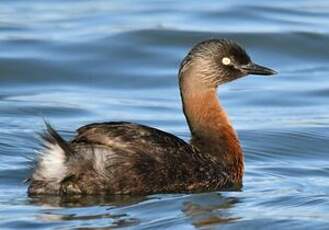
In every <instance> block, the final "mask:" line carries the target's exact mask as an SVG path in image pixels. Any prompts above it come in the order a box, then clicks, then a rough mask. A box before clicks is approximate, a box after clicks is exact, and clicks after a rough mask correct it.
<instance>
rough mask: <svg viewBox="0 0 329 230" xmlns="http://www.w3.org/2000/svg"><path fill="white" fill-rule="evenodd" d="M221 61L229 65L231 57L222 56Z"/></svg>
mask: <svg viewBox="0 0 329 230" xmlns="http://www.w3.org/2000/svg"><path fill="white" fill-rule="evenodd" d="M222 63H223V65H229V64H231V59H229V58H228V57H223V59H222Z"/></svg>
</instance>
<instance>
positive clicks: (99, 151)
mask: <svg viewBox="0 0 329 230" xmlns="http://www.w3.org/2000/svg"><path fill="white" fill-rule="evenodd" d="M275 73H276V72H275V71H274V70H272V69H269V68H266V67H263V66H260V65H257V64H254V62H252V61H251V59H250V57H249V56H248V54H247V53H246V51H245V50H244V49H243V48H242V47H241V46H240V45H239V44H237V43H236V42H233V41H231V40H225V39H211V40H206V41H202V42H200V43H198V44H196V45H195V46H194V47H193V48H192V49H191V50H190V52H189V53H188V54H187V55H186V57H185V58H184V59H183V61H182V62H181V66H180V69H179V73H178V78H179V87H180V93H181V99H182V107H183V112H184V115H185V117H186V120H187V123H188V126H189V129H190V131H191V140H190V143H188V142H186V141H184V140H182V139H180V138H178V137H176V136H174V135H172V134H169V133H167V132H164V131H161V130H159V129H156V128H152V127H148V126H144V125H140V124H135V123H130V122H105V123H94V124H89V125H86V126H83V127H81V128H79V129H78V130H77V134H76V136H75V137H74V138H73V139H72V140H70V141H66V140H64V139H63V138H62V137H61V136H60V135H59V134H58V133H57V132H56V131H55V130H54V129H53V128H52V127H51V126H50V125H49V124H48V123H46V127H47V130H46V132H45V133H43V134H42V138H43V148H42V149H41V150H40V153H39V155H38V157H37V159H36V165H35V167H34V169H33V173H32V175H31V177H30V179H29V187H28V194H29V195H39V194H53V195H66V194H88V195H105V194H106V195H109V194H131V195H136V194H153V193H177V192H184V193H185V192H204V191H214V190H226V189H240V188H241V186H242V178H243V171H244V162H243V152H242V149H241V145H240V142H239V138H238V136H237V134H236V132H235V130H234V129H233V127H232V125H231V122H230V120H229V118H228V116H227V114H226V113H225V111H224V109H223V107H222V106H221V104H220V102H219V99H218V97H217V92H216V89H217V88H218V86H219V85H222V84H224V83H227V82H230V81H233V80H236V79H239V78H241V77H243V76H246V75H248V74H258V75H272V74H275Z"/></svg>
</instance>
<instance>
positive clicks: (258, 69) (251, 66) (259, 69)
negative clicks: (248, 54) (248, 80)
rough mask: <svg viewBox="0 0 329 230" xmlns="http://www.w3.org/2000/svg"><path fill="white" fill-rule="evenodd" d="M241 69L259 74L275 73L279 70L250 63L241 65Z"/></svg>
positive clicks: (248, 72)
mask: <svg viewBox="0 0 329 230" xmlns="http://www.w3.org/2000/svg"><path fill="white" fill-rule="evenodd" d="M241 70H242V71H244V72H246V73H247V74H257V75H273V74H277V72H276V71H275V70H273V69H270V68H267V67H265V66H261V65H257V64H254V63H250V64H248V65H244V66H241Z"/></svg>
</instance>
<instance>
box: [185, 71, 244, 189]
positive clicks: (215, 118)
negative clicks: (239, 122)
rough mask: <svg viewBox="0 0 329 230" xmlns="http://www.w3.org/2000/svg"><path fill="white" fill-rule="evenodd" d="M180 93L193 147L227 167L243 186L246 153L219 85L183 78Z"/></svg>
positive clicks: (188, 77) (236, 180)
mask: <svg viewBox="0 0 329 230" xmlns="http://www.w3.org/2000/svg"><path fill="white" fill-rule="evenodd" d="M200 79H201V80H200ZM180 90H181V97H182V103H183V111H184V114H185V117H186V119H187V122H188V125H189V128H190V131H191V134H192V139H191V144H192V145H193V146H195V147H196V148H197V149H199V151H200V152H201V153H202V154H210V155H211V156H212V157H213V158H214V159H215V160H216V161H217V162H219V163H220V164H223V165H224V167H225V169H226V170H227V171H228V173H229V175H230V176H231V177H232V180H233V181H234V182H238V183H240V182H241V180H242V174H243V153H242V149H241V147H240V142H239V139H238V136H237V134H236V133H235V131H234V129H233V127H232V125H231V122H230V120H229V118H228V116H227V114H226V112H225V111H224V109H223V107H222V106H221V104H220V102H219V100H218V97H217V92H216V86H213V87H210V86H209V85H204V84H203V82H202V78H196V76H194V77H192V76H180Z"/></svg>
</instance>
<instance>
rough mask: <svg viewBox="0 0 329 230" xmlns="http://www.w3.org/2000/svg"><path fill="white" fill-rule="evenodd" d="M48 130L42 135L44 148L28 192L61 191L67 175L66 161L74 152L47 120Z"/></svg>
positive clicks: (34, 168)
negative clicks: (61, 184)
mask: <svg viewBox="0 0 329 230" xmlns="http://www.w3.org/2000/svg"><path fill="white" fill-rule="evenodd" d="M45 125H46V128H47V130H46V131H45V132H44V133H42V134H41V135H40V136H41V138H42V146H43V148H42V149H41V150H40V151H38V157H37V159H36V163H35V165H34V167H33V173H32V176H31V177H30V178H29V179H27V180H26V181H27V182H29V183H30V185H29V188H28V193H29V194H30V195H32V194H45V193H47V194H50V193H55V194H56V193H59V189H60V182H61V181H63V180H64V179H65V177H66V176H67V165H66V162H67V161H68V159H69V158H70V157H71V156H72V155H73V154H74V151H73V150H72V148H71V147H70V146H69V144H68V143H67V142H66V141H65V140H64V139H63V138H62V137H61V136H60V135H59V134H58V133H57V132H56V130H55V129H53V128H52V127H51V125H50V124H49V123H48V122H46V121H45Z"/></svg>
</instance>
